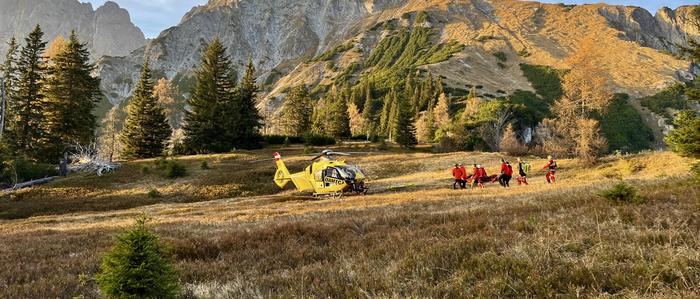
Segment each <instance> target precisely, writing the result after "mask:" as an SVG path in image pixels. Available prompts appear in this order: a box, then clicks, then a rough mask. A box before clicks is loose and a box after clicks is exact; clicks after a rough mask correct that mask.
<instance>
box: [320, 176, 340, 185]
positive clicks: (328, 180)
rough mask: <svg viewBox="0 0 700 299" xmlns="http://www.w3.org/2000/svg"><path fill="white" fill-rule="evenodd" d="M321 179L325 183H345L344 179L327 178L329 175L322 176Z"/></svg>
mask: <svg viewBox="0 0 700 299" xmlns="http://www.w3.org/2000/svg"><path fill="white" fill-rule="evenodd" d="M323 181H324V182H326V183H331V184H336V185H342V184H345V181H344V180H341V179H336V178H329V177H326V178H324V179H323Z"/></svg>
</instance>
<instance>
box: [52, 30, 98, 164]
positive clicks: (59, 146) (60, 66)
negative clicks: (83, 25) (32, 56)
mask: <svg viewBox="0 0 700 299" xmlns="http://www.w3.org/2000/svg"><path fill="white" fill-rule="evenodd" d="M52 57H53V59H52V62H51V65H50V67H49V69H48V74H49V76H48V77H47V80H46V88H45V91H46V100H45V110H44V130H45V132H46V134H47V136H46V138H44V144H43V145H44V146H45V155H46V157H47V159H48V161H55V160H57V159H58V158H59V157H60V156H61V154H62V152H63V151H64V150H65V147H66V145H75V144H83V145H84V144H88V143H90V142H91V141H92V139H93V138H94V137H95V128H96V127H97V119H96V117H95V115H94V114H93V113H92V112H93V110H94V109H95V107H96V105H97V102H98V101H99V99H100V97H101V96H102V92H101V91H100V79H99V78H95V77H93V76H92V75H91V73H92V72H93V71H94V70H95V65H94V64H91V63H90V53H89V52H88V50H87V48H86V44H84V43H81V42H80V41H79V40H78V37H77V36H76V34H75V31H73V32H72V33H71V36H70V38H69V39H68V42H67V43H65V45H64V46H63V47H62V48H61V49H60V50H58V51H57V52H56V53H54V54H53V56H52Z"/></svg>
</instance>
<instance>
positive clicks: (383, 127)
mask: <svg viewBox="0 0 700 299" xmlns="http://www.w3.org/2000/svg"><path fill="white" fill-rule="evenodd" d="M393 100H394V98H393V97H392V96H391V95H390V94H387V95H386V96H384V105H383V106H382V114H381V116H380V117H379V135H381V136H383V137H387V136H389V130H388V128H389V117H390V114H391V107H392V106H393V102H392V101H393Z"/></svg>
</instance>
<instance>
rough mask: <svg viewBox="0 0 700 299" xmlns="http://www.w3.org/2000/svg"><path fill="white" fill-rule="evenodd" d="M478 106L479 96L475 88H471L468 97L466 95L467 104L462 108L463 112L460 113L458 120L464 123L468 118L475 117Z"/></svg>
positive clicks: (479, 103) (479, 102)
mask: <svg viewBox="0 0 700 299" xmlns="http://www.w3.org/2000/svg"><path fill="white" fill-rule="evenodd" d="M480 105H481V99H480V98H479V95H478V93H477V92H476V88H472V89H471V90H470V91H469V95H467V103H466V106H465V107H464V111H463V112H462V116H461V117H460V120H461V121H462V122H465V121H467V120H468V119H470V118H473V117H476V114H477V113H478V112H479V106H480Z"/></svg>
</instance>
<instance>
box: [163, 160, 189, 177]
mask: <svg viewBox="0 0 700 299" xmlns="http://www.w3.org/2000/svg"><path fill="white" fill-rule="evenodd" d="M186 175H187V168H185V166H184V165H182V164H180V163H178V162H176V161H168V163H167V164H166V166H165V177H167V178H170V179H176V178H181V177H184V176H186Z"/></svg>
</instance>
